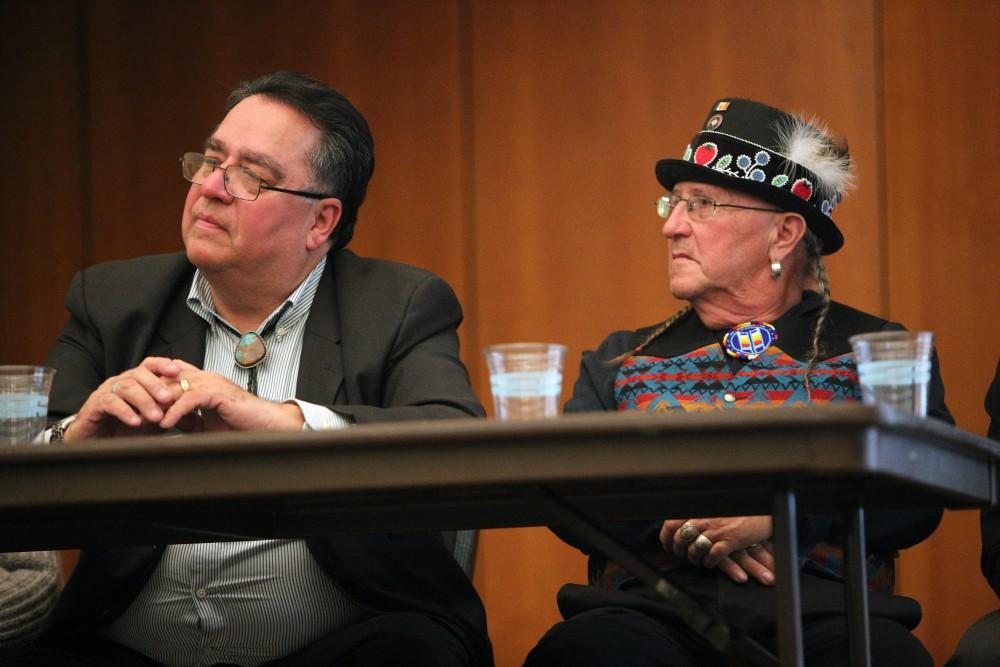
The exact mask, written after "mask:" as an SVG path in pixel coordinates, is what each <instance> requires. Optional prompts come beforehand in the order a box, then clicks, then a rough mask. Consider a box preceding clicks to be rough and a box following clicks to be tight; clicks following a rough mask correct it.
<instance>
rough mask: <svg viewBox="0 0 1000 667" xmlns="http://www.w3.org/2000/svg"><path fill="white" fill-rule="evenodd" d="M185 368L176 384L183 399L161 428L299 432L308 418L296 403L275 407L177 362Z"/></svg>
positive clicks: (213, 374) (216, 376) (275, 405)
mask: <svg viewBox="0 0 1000 667" xmlns="http://www.w3.org/2000/svg"><path fill="white" fill-rule="evenodd" d="M174 362H175V363H176V364H177V365H179V366H180V367H181V372H180V374H179V375H178V376H177V377H176V378H175V382H176V384H177V385H178V386H180V388H181V389H182V392H181V395H180V397H179V398H178V399H177V400H176V401H174V403H173V405H171V406H170V408H169V409H168V410H167V411H166V413H165V414H164V415H163V419H161V420H160V427H161V428H164V429H168V428H172V427H174V426H178V428H181V429H194V428H197V426H195V424H194V422H197V415H198V413H199V411H200V414H201V425H200V426H201V430H205V431H223V430H232V431H298V430H300V429H301V428H302V424H303V423H304V421H305V420H304V418H303V416H302V410H300V409H299V407H298V406H297V405H295V404H294V403H275V402H273V401H268V400H265V399H263V398H259V397H257V396H254V395H253V394H251V393H250V392H248V391H246V390H245V389H243V388H242V387H239V386H237V385H236V384H234V383H232V382H231V381H229V380H228V379H226V378H224V377H222V376H221V375H219V374H217V373H209V372H207V371H203V370H201V369H200V368H198V367H197V366H193V365H191V364H189V363H187V362H185V361H181V360H174Z"/></svg>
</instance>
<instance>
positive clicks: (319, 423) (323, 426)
mask: <svg viewBox="0 0 1000 667" xmlns="http://www.w3.org/2000/svg"><path fill="white" fill-rule="evenodd" d="M288 402H289V403H294V404H295V405H297V406H299V409H300V410H302V416H303V417H304V418H305V423H304V424H303V425H302V430H303V431H332V430H334V429H338V428H348V427H349V426H351V421H350V420H349V419H347V418H346V417H344V416H342V415H338V414H337V413H336V412H334V411H333V410H331V409H330V408H328V407H326V406H324V405H316V404H315V403H308V402H306V401H302V400H299V399H297V398H292V399H289V401H288Z"/></svg>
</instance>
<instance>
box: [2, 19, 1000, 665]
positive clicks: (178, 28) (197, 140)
mask: <svg viewBox="0 0 1000 667" xmlns="http://www.w3.org/2000/svg"><path fill="white" fill-rule="evenodd" d="M998 26H1000V5H998V4H996V3H994V2H991V1H990V0H963V1H962V2H951V1H948V0H920V1H917V0H913V1H910V0H856V1H854V2H849V3H845V2H840V1H835V0H830V1H827V2H812V3H806V4H803V3H796V2H792V1H791V0H766V1H764V2H757V3H727V2H722V1H721V0H713V1H708V2H699V3H693V2H682V1H679V0H678V1H669V2H668V1H653V0H650V1H646V2H640V1H637V0H626V1H624V2H622V1H618V2H612V1H611V0H591V1H587V2H577V1H571V0H551V1H549V2H531V1H528V0H516V1H515V0H511V1H507V2H485V1H479V0H424V1H422V2H409V1H407V0H380V1H364V0H353V1H351V0H337V1H335V2H327V1H322V2H320V1H315V2H297V3H294V4H291V3H280V2H276V1H267V0H259V1H256V2H236V1H234V0H225V1H220V2H213V3H194V2H167V1H166V0H158V1H151V2H139V1H128V0H105V1H101V2H85V1H83V0H76V1H75V0H49V1H48V2H44V3H35V2H28V1H27V0H24V1H18V0H8V1H7V2H0V76H2V82H3V84H4V85H3V90H4V91H5V92H6V94H5V96H4V98H5V99H4V102H3V104H0V128H2V129H0V133H2V134H0V137H2V142H0V145H2V146H3V148H4V149H5V157H6V159H5V160H3V161H2V162H0V194H2V197H0V229H2V240H0V272H2V280H0V295H2V296H0V313H2V322H3V329H2V331H3V339H4V345H3V348H0V349H2V350H3V351H2V353H0V362H4V363H11V362H24V363H36V362H39V361H41V360H42V359H44V357H45V353H46V351H47V349H48V346H49V345H50V343H51V341H52V339H53V338H54V336H55V334H56V332H57V331H58V328H59V326H60V325H61V323H62V321H63V320H64V318H65V313H64V311H63V309H62V306H61V301H62V297H63V294H64V291H65V288H66V286H67V285H68V282H69V279H70V277H71V276H72V274H73V273H74V272H75V271H76V270H78V269H79V268H81V267H82V266H85V265H87V264H90V263H93V262H96V261H102V260H106V259H111V258H119V257H127V256H134V255H139V254H144V253H154V252H166V251H171V250H175V249H178V248H179V247H180V236H179V233H178V232H179V229H178V227H179V225H178V223H179V219H180V209H181V202H182V200H183V193H184V191H185V186H186V184H185V183H184V182H183V181H182V180H181V178H180V174H179V173H178V164H177V162H176V160H177V158H178V156H179V155H180V154H181V153H183V152H184V151H186V150H192V149H196V148H197V147H199V146H200V145H201V142H202V140H203V139H204V137H205V136H207V134H208V133H209V132H210V131H211V129H212V127H213V126H214V124H215V123H216V122H218V121H219V120H220V119H221V116H222V105H223V102H224V99H225V97H226V94H227V93H228V90H229V89H230V88H231V87H232V86H233V85H234V84H236V83H237V82H238V81H239V80H241V79H245V78H249V77H252V76H255V75H257V74H260V73H263V72H265V71H270V70H275V69H281V68H292V69H298V70H301V71H304V72H306V73H309V74H311V75H314V76H317V77H319V78H322V79H324V80H326V81H328V82H330V83H331V84H332V85H334V86H336V87H337V88H339V89H341V90H342V91H343V92H345V93H346V94H347V95H348V96H349V97H350V98H351V99H352V100H353V101H354V102H355V103H356V104H357V105H358V107H359V108H360V109H361V110H362V111H363V113H365V115H366V116H367V117H368V119H369V122H370V124H371V126H372V131H373V133H374V135H375V139H376V146H377V151H376V153H377V167H376V173H375V179H374V181H373V183H372V186H371V189H370V191H369V197H368V201H367V203H366V204H365V206H364V208H363V209H362V212H361V218H360V221H359V225H358V229H357V235H356V239H355V242H354V243H353V247H354V248H355V249H356V250H357V251H358V252H361V253H362V254H370V255H377V256H382V257H387V258H391V259H397V260H400V261H405V262H409V263H412V264H416V265H420V266H425V267H428V268H431V269H432V270H435V271H437V272H438V273H440V274H441V275H443V276H444V277H445V278H446V279H447V280H449V282H451V283H452V285H453V286H454V287H455V288H456V291H457V292H458V294H459V296H460V298H461V299H462V302H463V304H464V306H465V309H466V322H465V324H464V325H463V327H462V330H461V334H462V338H463V346H464V357H465V360H466V363H467V365H468V366H469V369H470V372H471V374H472V377H473V381H474V383H475V386H476V389H477V391H478V392H479V395H480V397H481V398H483V399H484V402H488V400H489V393H488V392H489V390H488V383H487V382H486V377H485V368H484V366H483V363H482V361H481V355H480V352H479V350H480V348H481V347H482V346H483V345H487V344H490V343H495V342H501V341H510V340H526V339H544V340H553V341H560V342H564V343H566V344H567V345H568V346H569V348H570V357H569V368H568V371H567V374H566V375H567V386H569V384H570V383H571V382H572V380H573V379H574V377H575V368H576V364H577V363H578V361H579V355H580V353H581V351H582V350H584V349H587V348H590V347H593V346H594V345H596V344H597V343H598V342H599V341H600V339H601V338H602V337H603V336H604V335H605V334H607V333H608V332H610V331H612V330H614V329H619V328H634V327H636V326H641V325H644V324H648V323H651V322H655V321H657V320H660V319H662V318H663V317H664V316H665V315H666V314H667V313H669V312H671V311H673V310H674V309H676V308H677V307H679V304H678V303H677V302H676V301H674V300H673V299H672V298H671V297H670V296H669V292H668V291H667V286H666V281H665V273H666V271H665V269H666V267H665V260H666V257H665V245H664V243H663V242H662V240H661V238H660V236H659V229H660V224H659V221H658V218H657V217H656V216H655V213H654V211H653V206H652V203H653V201H654V200H655V198H656V197H657V196H658V195H659V187H658V185H657V183H656V181H655V178H654V176H653V164H654V163H655V161H656V160H657V159H659V158H661V157H667V156H678V155H679V154H680V152H681V151H682V149H683V147H684V145H685V144H686V143H687V140H688V139H689V138H690V136H691V135H692V134H693V133H694V131H695V130H696V129H697V127H698V125H699V123H700V122H701V121H702V119H703V117H704V114H705V113H706V111H707V109H708V106H709V104H711V102H712V101H713V100H714V99H716V98H717V97H721V96H728V95H741V96H747V97H752V98H755V99H760V100H763V101H767V102H769V103H772V104H775V105H777V106H781V107H783V108H788V109H792V110H801V111H807V112H810V113H815V114H818V115H819V116H821V117H822V118H824V119H825V120H827V121H828V122H829V123H830V124H831V126H833V127H834V128H835V129H836V130H838V131H840V132H842V133H844V134H845V135H846V136H847V137H849V138H850V142H851V147H852V152H853V153H854V155H855V157H856V159H857V163H858V176H859V188H858V190H857V191H856V192H855V193H854V194H853V195H852V196H851V197H850V198H849V199H848V200H847V202H845V204H844V205H843V206H842V207H841V208H840V209H838V212H837V217H838V221H839V223H840V225H841V227H842V229H843V231H844V233H845V236H846V238H847V245H846V246H845V248H844V250H843V251H842V252H840V253H838V254H837V255H835V256H833V257H831V258H830V260H829V262H828V266H829V270H830V274H831V277H832V284H833V289H834V296H835V298H837V299H839V300H841V301H844V302H847V303H850V304H852V305H854V306H857V307H859V308H862V309H865V310H869V311H872V312H876V313H881V314H883V315H887V316H889V317H892V318H894V319H897V320H900V321H903V322H904V323H906V324H908V325H909V326H910V327H912V328H927V329H932V330H934V331H935V332H937V334H938V346H939V351H940V353H941V356H942V364H943V369H944V374H945V381H946V383H947V385H948V391H949V404H950V406H951V407H952V410H953V411H954V413H955V415H956V417H957V418H958V421H959V424H960V425H961V426H963V427H965V428H968V429H970V430H973V431H976V432H980V433H981V432H984V430H985V425H986V422H985V417H984V415H983V411H982V398H983V395H984V393H985V390H986V387H987V385H988V381H989V379H990V376H991V373H992V369H993V368H994V365H995V363H996V359H997V354H998V352H1000V346H998V345H997V343H996V342H995V341H996V337H995V336H994V335H992V332H994V331H996V330H997V327H998V325H1000V315H998V312H1000V309H998V308H997V306H998V305H1000V304H998V302H997V277H998V260H997V258H996V256H997V254H998V248H1000V244H998V241H1000V238H998V235H1000V225H998V224H997V214H996V213H995V211H994V210H993V209H994V202H996V201H997V200H998V195H1000V192H998V188H1000V186H998V180H997V179H996V178H993V177H991V172H990V165H991V164H992V157H993V156H995V155H997V154H998V152H1000V151H998V149H1000V146H998V145H997V144H998V133H997V131H996V129H995V124H994V123H993V122H992V121H993V116H994V115H995V110H996V109H997V108H998V104H997V103H998V99H997V97H998V94H1000V93H998V88H997V86H996V85H995V81H996V80H997V78H998V74H1000V53H998V48H1000V47H998V44H1000V27H998ZM779 27H780V29H781V34H780V38H779V37H776V34H777V33H776V31H777V30H778V29H779ZM977 536H978V525H977V515H976V513H974V512H955V513H949V514H948V516H947V517H946V520H945V522H944V524H943V525H942V527H941V528H940V529H939V531H938V532H937V533H936V534H935V536H934V537H932V538H931V540H929V541H928V542H926V543H925V544H922V545H920V546H918V547H917V548H915V549H912V550H910V551H909V552H907V553H905V554H904V555H903V559H902V564H901V567H900V583H901V589H902V590H903V591H904V592H906V593H908V594H910V595H913V596H915V597H917V598H919V599H920V600H921V602H922V603H923V604H924V608H925V620H924V622H923V623H922V625H921V627H920V628H919V633H920V635H921V637H922V638H923V639H924V640H925V642H926V643H927V644H928V646H929V648H930V649H931V650H932V652H933V653H934V655H935V656H936V658H937V659H938V661H939V662H943V660H944V658H945V657H946V656H947V655H948V654H949V653H950V651H951V650H952V649H953V647H954V645H955V643H956V641H957V639H958V637H959V636H960V634H961V632H962V631H963V630H964V628H965V627H966V626H967V625H968V624H969V622H971V620H972V619H973V618H974V617H976V616H977V615H979V614H981V613H983V612H985V611H987V610H989V609H991V608H995V607H996V606H997V600H996V597H995V596H994V595H993V593H992V592H991V591H990V590H989V589H988V588H987V587H986V585H985V583H984V582H983V580H982V577H981V576H980V574H979V572H978V548H979V543H978V537H977ZM584 577H585V564H584V560H583V558H582V557H581V556H580V555H579V554H577V553H576V552H575V551H573V550H572V549H570V548H569V547H566V546H565V545H563V544H562V543H561V542H559V541H558V540H556V539H555V538H554V537H552V536H551V535H550V534H549V533H548V532H547V531H546V530H545V529H541V528H536V529H523V530H521V529H519V530H494V531H484V533H483V535H482V542H481V548H480V552H479V557H478V563H477V574H476V579H475V582H476V585H477V587H478V588H479V590H480V592H481V593H482V595H483V598H484V600H485V602H486V604H487V608H488V612H489V614H490V624H491V633H492V635H493V638H494V641H495V645H496V652H497V658H498V664H499V665H501V666H507V665H517V664H520V661H521V660H522V659H523V657H524V655H525V654H526V652H527V651H528V650H529V648H530V647H531V646H532V645H533V644H534V642H535V641H536V639H537V637H538V636H539V635H540V634H541V633H542V632H544V631H545V629H546V628H547V627H548V626H549V625H550V624H551V623H553V622H555V620H557V618H558V612H557V610H556V608H555V602H554V599H555V591H556V590H557V589H558V587H559V585H561V584H562V583H564V582H566V581H571V580H572V581H582V580H583V579H584Z"/></svg>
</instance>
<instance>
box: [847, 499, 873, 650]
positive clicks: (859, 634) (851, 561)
mask: <svg viewBox="0 0 1000 667" xmlns="http://www.w3.org/2000/svg"><path fill="white" fill-rule="evenodd" d="M844 526H845V531H846V538H847V539H846V543H845V547H846V548H845V553H844V577H845V579H846V581H845V583H846V585H847V636H848V641H849V643H850V648H851V665H852V666H853V667H870V665H871V638H870V636H869V632H868V568H867V567H866V565H867V560H868V558H867V555H866V554H865V512H864V510H863V509H862V508H861V507H860V506H858V505H855V506H854V507H851V508H849V509H848V510H847V511H845V512H844Z"/></svg>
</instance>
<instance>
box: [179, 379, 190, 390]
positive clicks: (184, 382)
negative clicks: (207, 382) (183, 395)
mask: <svg viewBox="0 0 1000 667" xmlns="http://www.w3.org/2000/svg"><path fill="white" fill-rule="evenodd" d="M180 382H181V392H185V391H187V390H188V389H190V388H191V384H190V383H189V382H188V381H187V378H181V380H180Z"/></svg>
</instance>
